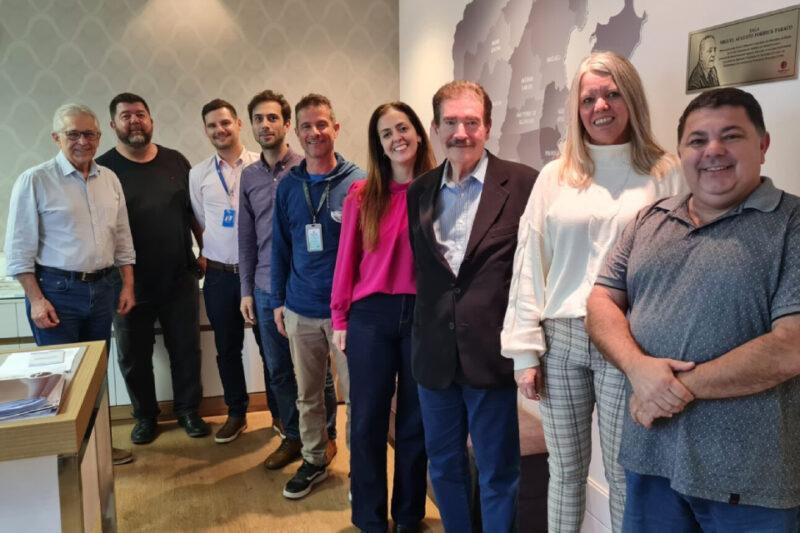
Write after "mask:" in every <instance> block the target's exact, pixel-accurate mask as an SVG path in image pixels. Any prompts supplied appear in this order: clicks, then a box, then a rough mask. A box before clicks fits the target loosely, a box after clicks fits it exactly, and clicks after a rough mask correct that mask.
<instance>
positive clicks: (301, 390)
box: [284, 308, 350, 466]
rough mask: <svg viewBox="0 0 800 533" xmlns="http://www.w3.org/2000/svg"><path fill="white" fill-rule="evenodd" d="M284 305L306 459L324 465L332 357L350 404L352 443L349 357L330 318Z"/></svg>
mask: <svg viewBox="0 0 800 533" xmlns="http://www.w3.org/2000/svg"><path fill="white" fill-rule="evenodd" d="M284 309H285V311H284V325H285V326H286V334H287V335H288V337H289V350H290V352H291V354H292V363H293V364H294V374H295V379H296V380H297V411H298V415H299V426H300V440H301V441H302V443H303V449H302V454H303V459H305V460H306V461H308V462H309V463H311V464H314V465H317V466H321V465H324V464H325V448H326V446H327V444H328V431H327V428H326V424H327V418H326V415H325V376H326V375H327V373H328V361H329V360H330V359H332V360H333V361H334V364H335V365H336V378H337V379H336V382H337V384H338V389H339V392H340V393H341V395H342V396H344V401H345V404H346V405H347V426H346V427H347V429H346V434H347V437H346V442H347V447H348V448H349V447H350V376H349V374H348V372H347V360H346V359H345V355H344V353H342V352H341V351H340V350H339V349H338V348H336V347H335V346H334V345H333V339H332V337H333V328H332V327H331V320H330V319H329V318H309V317H305V316H302V315H298V314H297V313H295V312H293V311H292V310H290V309H287V308H284Z"/></svg>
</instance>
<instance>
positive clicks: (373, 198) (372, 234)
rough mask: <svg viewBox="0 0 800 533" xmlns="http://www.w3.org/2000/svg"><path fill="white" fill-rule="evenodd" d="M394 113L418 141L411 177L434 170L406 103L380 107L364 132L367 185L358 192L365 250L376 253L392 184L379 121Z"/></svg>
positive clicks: (422, 131)
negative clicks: (401, 115) (403, 118)
mask: <svg viewBox="0 0 800 533" xmlns="http://www.w3.org/2000/svg"><path fill="white" fill-rule="evenodd" d="M391 109H395V110H397V111H400V112H401V113H404V114H405V115H406V116H407V117H408V120H409V122H411V125H412V126H413V127H414V130H415V131H416V133H417V135H418V136H419V138H420V143H419V146H418V147H417V154H416V156H415V159H414V177H416V176H419V175H420V174H423V173H425V172H427V171H428V170H430V169H432V168H433V167H434V160H433V152H432V151H431V143H430V141H429V140H428V135H427V134H426V133H425V128H424V126H423V125H422V121H421V120H420V119H419V116H417V114H416V113H415V112H414V110H413V109H411V106H409V105H408V104H406V103H403V102H388V103H386V104H382V105H379V106H378V107H377V108H376V109H375V111H373V112H372V116H371V117H370V119H369V129H368V130H367V145H368V148H369V161H368V163H367V181H366V184H365V185H364V188H363V189H361V191H360V197H359V199H360V200H361V212H360V214H359V223H360V224H361V233H362V235H363V236H364V237H363V240H364V248H365V249H367V250H373V249H375V246H376V245H377V244H378V226H379V225H380V221H381V217H383V213H384V212H385V211H386V206H387V205H388V204H389V194H390V193H389V182H390V181H391V180H392V164H391V161H389V158H388V157H386V154H384V152H383V146H382V145H381V140H380V135H379V133H378V120H380V118H381V117H382V116H383V115H384V114H386V112H387V111H389V110H391Z"/></svg>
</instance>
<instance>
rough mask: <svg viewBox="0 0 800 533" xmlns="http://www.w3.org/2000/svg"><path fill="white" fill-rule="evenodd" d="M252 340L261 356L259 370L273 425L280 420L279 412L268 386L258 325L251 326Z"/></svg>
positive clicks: (276, 402)
mask: <svg viewBox="0 0 800 533" xmlns="http://www.w3.org/2000/svg"><path fill="white" fill-rule="evenodd" d="M253 338H254V339H255V340H256V344H257V345H258V354H259V355H260V356H261V361H262V363H263V364H262V365H261V368H262V369H263V370H264V392H265V394H266V395H267V409H269V413H270V415H271V416H272V423H273V424H274V423H275V422H279V421H280V420H281V411H280V409H279V407H278V399H277V398H275V393H274V392H273V390H272V385H270V379H269V368H267V364H266V363H265V362H264V345H263V344H262V342H261V332H260V331H259V328H258V325H254V326H253Z"/></svg>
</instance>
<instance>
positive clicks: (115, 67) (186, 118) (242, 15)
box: [0, 0, 399, 244]
mask: <svg viewBox="0 0 800 533" xmlns="http://www.w3.org/2000/svg"><path fill="white" fill-rule="evenodd" d="M398 63H399V60H398V0H0V162H1V163H2V165H0V168H2V171H0V172H2V174H0V244H2V243H3V242H4V240H5V228H6V219H7V209H8V199H9V195H10V193H11V187H12V185H13V183H14V180H15V179H16V177H17V176H18V175H19V174H20V173H21V172H22V171H23V170H25V169H26V168H29V167H31V166H33V165H35V164H38V163H40V162H42V161H44V160H46V159H49V158H51V157H53V156H54V155H55V154H56V150H57V149H56V147H55V145H54V144H53V141H52V140H51V138H50V130H51V128H52V116H53V112H54V111H55V109H56V108H57V107H58V106H59V105H61V104H62V103H64V102H67V101H80V102H83V103H86V104H88V105H89V106H90V107H91V108H92V109H93V110H94V111H95V112H96V113H97V114H98V117H99V118H100V121H101V126H102V129H103V138H102V143H101V146H100V149H99V150H98V154H100V153H102V152H104V151H105V150H107V149H108V148H110V147H111V146H113V145H114V143H115V141H116V136H115V135H114V132H113V131H112V130H111V129H110V127H109V126H108V121H109V116H108V108H107V107H108V102H109V101H110V100H111V98H112V97H113V96H114V95H115V94H117V93H119V92H122V91H131V92H135V93H138V94H141V95H142V96H143V97H144V98H145V99H146V100H147V101H148V104H149V105H150V108H151V111H152V114H153V119H154V121H155V135H154V141H155V142H157V143H159V144H163V145H165V146H169V147H172V148H176V149H178V150H180V151H181V152H183V153H184V155H186V157H187V158H188V159H189V161H191V162H192V163H196V162H199V161H200V160H201V159H203V158H205V157H208V156H209V155H210V154H211V151H212V148H211V145H210V144H209V142H208V139H207V138H206V137H205V135H204V134H203V129H202V122H201V117H200V108H201V107H202V105H203V104H204V103H206V102H207V101H209V100H211V99H212V98H216V97H220V98H224V99H226V100H228V101H230V102H231V103H233V104H234V106H236V108H237V110H238V111H239V114H240V116H241V117H242V120H243V122H244V128H243V131H242V139H243V140H244V142H245V144H246V145H247V146H248V147H249V148H250V149H252V150H258V149H259V148H258V145H257V144H256V143H255V142H254V141H253V138H252V134H251V130H250V129H249V121H248V120H247V118H246V115H247V110H246V106H247V102H248V101H249V100H250V97H251V96H252V95H253V94H255V93H256V92H258V91H260V90H263V89H267V88H270V89H273V90H277V91H281V92H283V93H284V95H285V96H286V97H287V99H288V100H289V102H290V103H291V104H292V105H294V102H296V101H297V100H298V99H299V98H300V97H301V96H303V95H304V94H306V93H308V92H312V91H313V92H319V93H322V94H325V95H326V96H328V97H329V98H330V99H331V101H332V103H333V106H334V110H335V111H336V116H337V119H338V120H339V122H340V123H341V124H342V129H341V133H340V135H339V138H338V140H337V151H339V152H341V153H342V154H344V155H345V157H348V158H349V159H352V160H354V161H356V162H358V163H359V164H362V165H363V164H365V163H366V153H367V152H366V131H365V129H366V125H367V122H368V120H369V115H370V113H371V112H372V110H373V109H374V108H375V107H376V106H377V105H378V104H380V103H382V102H384V101H387V100H390V99H395V98H397V95H398ZM293 118H294V117H293ZM287 138H288V139H289V142H290V143H291V144H292V146H293V147H295V148H296V149H298V150H299V146H298V144H297V141H296V138H295V137H294V134H293V133H292V134H289V136H288V137H287Z"/></svg>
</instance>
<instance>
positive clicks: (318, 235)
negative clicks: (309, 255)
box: [303, 181, 331, 252]
mask: <svg viewBox="0 0 800 533" xmlns="http://www.w3.org/2000/svg"><path fill="white" fill-rule="evenodd" d="M330 190H331V184H330V182H328V183H327V184H326V185H325V190H324V191H323V192H322V196H321V197H320V199H319V205H318V206H317V209H316V211H315V210H314V207H313V206H312V205H311V193H310V192H309V190H308V183H307V182H305V181H304V182H303V193H304V194H305V197H306V205H307V206H308V212H309V213H311V224H306V250H308V251H309V252H321V251H323V250H324V248H325V247H324V244H323V242H322V224H320V223H318V222H317V215H319V212H320V211H321V210H322V206H323V205H325V202H327V200H328V194H329V193H330Z"/></svg>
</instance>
